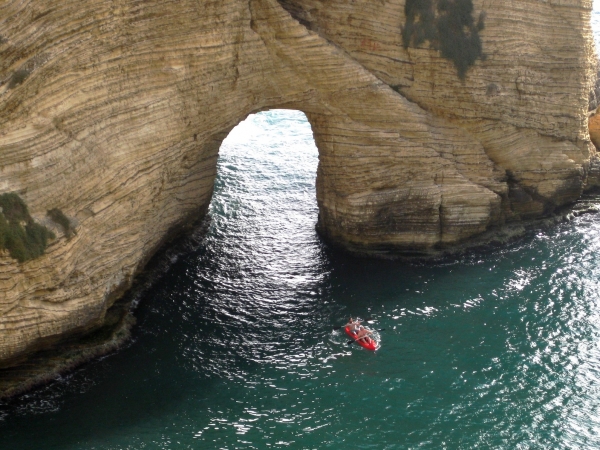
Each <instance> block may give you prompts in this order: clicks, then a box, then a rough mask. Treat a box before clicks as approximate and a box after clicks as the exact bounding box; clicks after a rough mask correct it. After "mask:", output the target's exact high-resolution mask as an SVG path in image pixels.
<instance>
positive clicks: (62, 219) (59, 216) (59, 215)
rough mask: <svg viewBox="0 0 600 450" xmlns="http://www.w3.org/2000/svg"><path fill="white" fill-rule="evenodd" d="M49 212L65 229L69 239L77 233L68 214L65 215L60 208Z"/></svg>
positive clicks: (49, 215)
mask: <svg viewBox="0 0 600 450" xmlns="http://www.w3.org/2000/svg"><path fill="white" fill-rule="evenodd" d="M47 214H48V217H50V219H52V220H53V221H54V222H56V223H57V224H59V225H60V227H61V228H62V229H63V231H64V233H65V236H66V237H67V239H70V238H71V237H72V236H73V235H74V234H75V230H74V229H73V226H72V225H71V221H70V220H69V218H68V217H67V216H65V214H64V213H63V212H62V211H61V210H60V209H58V208H54V209H51V210H50V211H48V212H47Z"/></svg>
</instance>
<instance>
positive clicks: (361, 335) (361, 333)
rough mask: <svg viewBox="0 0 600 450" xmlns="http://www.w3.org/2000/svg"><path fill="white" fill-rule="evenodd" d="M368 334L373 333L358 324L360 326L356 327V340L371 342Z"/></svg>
mask: <svg viewBox="0 0 600 450" xmlns="http://www.w3.org/2000/svg"><path fill="white" fill-rule="evenodd" d="M370 334H373V332H372V331H369V330H367V329H366V328H365V327H363V326H362V325H361V326H360V328H359V329H358V331H357V332H356V338H355V339H356V341H364V342H365V343H367V344H368V343H369V342H371V338H370V337H369V335H370Z"/></svg>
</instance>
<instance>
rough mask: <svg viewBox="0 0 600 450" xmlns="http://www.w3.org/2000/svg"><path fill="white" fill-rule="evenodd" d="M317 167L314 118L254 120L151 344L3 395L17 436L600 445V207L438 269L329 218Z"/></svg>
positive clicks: (208, 443)
mask: <svg viewBox="0 0 600 450" xmlns="http://www.w3.org/2000/svg"><path fill="white" fill-rule="evenodd" d="M596 8H597V9H596V11H595V12H594V18H593V26H594V29H595V30H596V33H599V34H600V4H597V5H596ZM317 163H318V152H317V149H316V147H315V144H314V141H313V136H312V131H311V128H310V125H309V123H308V122H307V120H306V117H305V116H304V114H303V113H302V112H299V111H287V110H272V111H268V112H262V113H259V114H255V115H251V116H249V117H248V118H247V119H246V120H245V121H243V122H241V123H240V124H239V125H238V126H237V127H236V128H235V129H234V130H233V131H232V132H231V133H230V135H229V136H228V137H227V139H226V140H225V141H224V142H223V145H222V147H221V149H220V154H219V162H218V178H217V180H216V186H215V193H214V197H213V200H212V204H211V206H210V216H211V221H210V224H209V225H208V231H207V232H206V234H205V235H204V236H203V237H202V238H201V239H199V240H198V242H197V243H196V244H195V245H193V246H189V248H187V247H186V248H187V250H186V251H185V252H183V253H180V254H175V255H171V256H170V258H171V260H170V264H169V265H168V269H167V270H166V271H164V272H162V273H157V274H156V276H155V277H154V279H153V280H152V284H151V287H149V288H148V289H147V290H146V291H145V292H144V293H143V294H142V295H141V297H140V299H139V304H138V306H137V309H136V311H135V315H136V317H137V325H136V326H135V327H134V329H133V339H132V340H131V341H130V342H129V343H128V344H127V345H126V346H125V347H124V348H122V349H121V350H119V351H117V352H115V353H113V354H110V355H108V356H106V357H103V358H101V359H98V360H95V361H92V362H90V363H88V364H86V365H84V366H83V367H81V368H79V369H77V370H75V371H74V372H72V373H70V374H68V375H64V376H62V377H58V378H57V379H56V380H55V381H53V382H52V383H50V384H49V385H47V386H45V387H42V388H39V389H37V390H34V391H33V392H30V393H28V394H26V395H23V396H20V397H18V398H16V399H13V400H11V401H5V402H2V403H0V448H1V449H2V450H18V449H23V450H26V449H27V450H28V449H36V450H37V449H39V450H54V449H57V450H58V449H69V450H76V449H77V450H79V449H81V450H91V449H97V450H124V449H131V450H139V449H287V448H289V449H329V448H331V449H339V448H345V447H348V448H362V449H378V450H383V449H474V448H477V449H487V448H492V449H598V448H600V214H593V213H592V214H584V215H581V216H578V217H572V218H571V219H570V220H568V221H565V222H563V223H559V224H556V225H553V226H550V227H546V228H543V229H536V230H534V231H531V232H530V233H528V234H527V235H525V236H524V237H522V238H520V239H518V240H516V241H514V242H512V243H509V244H505V245H502V246H498V247H495V248H489V249H487V250H475V251H471V252H468V253H466V254H463V255H460V256H454V257H449V258H446V259H443V260H439V261H436V262H419V261H413V262H402V261H387V260H376V259H369V258H359V257H354V256H350V255H348V254H346V253H343V252H340V251H338V250H336V249H335V248H331V247H330V246H328V245H327V243H325V242H324V241H323V240H322V239H321V238H320V237H319V235H318V234H317V232H316V231H315V224H316V221H317V214H318V210H317V204H316V199H315V176H316V169H317ZM592 202H595V203H597V205H598V206H600V199H598V200H597V201H594V200H592ZM349 316H353V317H361V318H363V319H365V320H366V319H368V321H369V322H368V323H369V326H370V327H371V328H373V329H374V330H377V331H376V332H375V333H376V335H377V338H378V340H379V341H380V348H379V349H378V350H377V351H376V352H370V351H367V350H365V349H362V348H361V347H359V346H357V345H355V344H352V343H350V344H349V343H348V342H349V340H348V337H347V336H346V335H345V334H344V332H343V330H340V326H341V325H343V324H344V323H345V322H346V320H347V318H348V317H349Z"/></svg>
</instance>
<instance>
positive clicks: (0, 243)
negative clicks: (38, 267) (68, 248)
mask: <svg viewBox="0 0 600 450" xmlns="http://www.w3.org/2000/svg"><path fill="white" fill-rule="evenodd" d="M0 208H1V213H0V248H3V249H6V250H8V252H9V254H10V256H11V257H13V258H15V259H16V260H17V261H19V262H24V261H28V260H30V259H34V258H37V257H38V256H41V255H43V254H44V252H45V251H46V247H47V245H48V240H49V239H53V238H54V237H55V236H54V233H52V231H50V230H48V229H47V228H46V227H45V226H43V225H40V224H38V223H35V222H34V220H33V218H32V217H31V215H30V214H29V210H28V208H27V205H26V204H25V202H24V201H23V200H22V199H21V197H19V196H18V195H17V194H15V193H12V192H11V193H6V194H2V195H0Z"/></svg>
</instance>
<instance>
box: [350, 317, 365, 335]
mask: <svg viewBox="0 0 600 450" xmlns="http://www.w3.org/2000/svg"><path fill="white" fill-rule="evenodd" d="M360 323H361V321H360V320H354V319H352V317H350V319H348V323H347V324H346V326H347V327H348V328H349V329H350V331H352V332H353V333H357V332H358V330H359V329H360V328H362V325H361V324H360Z"/></svg>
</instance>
